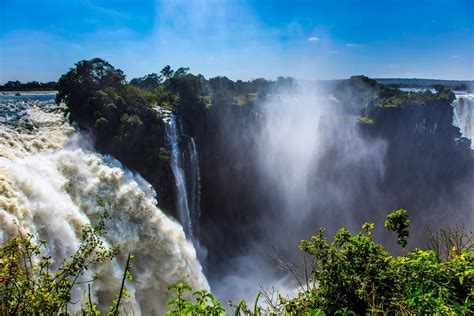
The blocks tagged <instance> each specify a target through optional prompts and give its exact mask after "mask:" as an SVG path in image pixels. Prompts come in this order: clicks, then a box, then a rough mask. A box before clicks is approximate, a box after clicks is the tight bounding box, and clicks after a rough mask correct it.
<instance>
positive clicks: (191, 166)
mask: <svg viewBox="0 0 474 316" xmlns="http://www.w3.org/2000/svg"><path fill="white" fill-rule="evenodd" d="M165 114H166V117H165V123H166V138H167V141H168V144H169V146H170V148H171V169H172V171H173V175H174V178H175V186H176V195H177V196H176V200H177V205H176V206H177V209H178V215H179V219H180V221H181V225H183V227H184V231H185V232H186V236H188V237H189V238H190V239H191V240H192V241H193V242H195V243H197V239H196V230H197V225H196V223H197V221H198V218H199V213H200V210H199V204H200V201H199V196H200V179H199V178H200V174H199V160H198V154H197V150H196V143H195V142H194V138H192V137H190V136H187V135H183V132H182V127H181V124H180V122H179V120H178V119H177V118H176V115H175V114H174V113H172V112H166V113H165ZM182 142H184V143H185V145H183V146H180V145H182V144H181V143H182ZM186 171H188V173H187V172H186Z"/></svg>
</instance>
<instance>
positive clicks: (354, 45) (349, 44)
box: [346, 43, 363, 47]
mask: <svg viewBox="0 0 474 316" xmlns="http://www.w3.org/2000/svg"><path fill="white" fill-rule="evenodd" d="M346 46H347V47H362V46H363V45H361V44H356V43H347V44H346Z"/></svg>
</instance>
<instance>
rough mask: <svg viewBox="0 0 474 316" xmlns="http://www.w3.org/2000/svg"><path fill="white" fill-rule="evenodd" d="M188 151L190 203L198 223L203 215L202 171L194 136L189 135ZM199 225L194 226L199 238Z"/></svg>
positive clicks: (192, 219) (192, 216)
mask: <svg viewBox="0 0 474 316" xmlns="http://www.w3.org/2000/svg"><path fill="white" fill-rule="evenodd" d="M188 153H189V164H190V166H189V170H190V176H189V179H190V181H189V182H190V186H189V189H188V191H189V192H190V194H189V197H190V198H189V200H190V201H189V204H190V209H191V210H192V211H191V221H192V223H198V221H199V217H200V216H201V206H200V204H201V201H200V199H201V172H200V170H199V158H198V152H197V149H196V142H195V141H194V138H193V137H189V141H188ZM198 228H199V225H197V224H195V225H194V227H193V233H194V237H195V238H196V239H197V238H199V231H198Z"/></svg>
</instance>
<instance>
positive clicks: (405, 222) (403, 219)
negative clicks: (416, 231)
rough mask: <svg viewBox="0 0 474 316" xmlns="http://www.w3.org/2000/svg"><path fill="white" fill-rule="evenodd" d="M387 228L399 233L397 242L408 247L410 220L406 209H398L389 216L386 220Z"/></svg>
mask: <svg viewBox="0 0 474 316" xmlns="http://www.w3.org/2000/svg"><path fill="white" fill-rule="evenodd" d="M384 225H385V228H387V229H388V230H391V231H394V232H396V233H397V234H398V236H397V243H398V244H399V245H400V246H402V247H403V248H405V247H406V245H407V243H408V241H407V239H408V235H409V233H408V226H409V225H410V220H409V219H408V212H407V211H406V210H404V209H399V210H396V211H395V212H392V213H391V214H389V215H388V216H387V220H386V221H385V224H384Z"/></svg>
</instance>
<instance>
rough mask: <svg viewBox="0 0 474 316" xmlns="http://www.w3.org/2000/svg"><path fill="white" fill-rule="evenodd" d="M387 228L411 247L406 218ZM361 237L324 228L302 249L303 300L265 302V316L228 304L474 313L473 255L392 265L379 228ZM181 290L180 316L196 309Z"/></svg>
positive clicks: (391, 220) (400, 260)
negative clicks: (376, 236)
mask: <svg viewBox="0 0 474 316" xmlns="http://www.w3.org/2000/svg"><path fill="white" fill-rule="evenodd" d="M385 226H386V227H387V228H388V229H390V230H393V231H395V232H397V233H398V234H399V239H398V240H399V242H400V243H401V244H402V245H403V246H405V245H406V241H407V240H406V239H407V237H408V226H409V220H408V215H407V211H406V210H397V211H394V212H393V213H391V214H389V215H388V216H387V221H386V223H385ZM362 229H363V232H359V233H357V234H355V235H352V234H351V233H350V232H349V231H348V230H347V229H346V228H341V229H340V230H339V231H338V232H337V233H336V234H335V236H334V238H333V241H332V242H330V241H328V240H327V239H326V237H325V236H324V228H321V229H320V230H319V233H318V234H317V235H315V236H313V237H312V238H311V239H310V240H303V241H301V244H300V249H301V250H302V251H303V252H304V253H305V254H308V255H310V258H311V260H312V270H311V271H310V272H311V273H310V277H309V278H308V279H307V280H306V285H304V286H302V288H301V290H300V292H299V294H298V295H297V296H296V297H293V298H286V297H283V296H282V295H278V301H277V302H269V301H268V299H267V309H265V310H264V309H263V308H262V307H259V306H258V299H259V297H260V295H261V293H259V294H258V295H257V298H256V300H255V303H254V308H253V310H252V309H250V308H248V306H247V304H246V302H245V300H241V301H240V302H239V304H232V303H230V306H231V307H232V308H233V309H234V315H262V314H265V315H364V314H366V315H379V314H380V315H472V314H473V313H474V258H473V254H472V251H456V249H454V250H453V252H452V253H451V255H450V256H449V257H448V258H446V259H445V260H440V259H439V255H438V254H437V253H436V252H435V251H433V250H420V249H415V250H413V251H411V252H408V253H405V254H404V255H403V256H400V257H395V258H394V257H392V256H390V255H389V254H388V252H387V251H386V250H385V249H384V248H383V247H382V246H381V245H380V244H378V243H376V242H374V241H373V240H372V230H373V229H374V224H372V223H364V224H363V225H362ZM458 235H459V234H458ZM456 236H457V235H456ZM450 240H451V239H450ZM470 240H472V238H471V239H470ZM464 245H465V246H464V247H465V248H464V249H471V250H472V248H471V247H472V244H470V245H467V244H464ZM174 288H175V289H176V286H175V287H174ZM178 288H179V289H180V292H179V293H180V295H179V299H180V300H177V299H175V300H172V301H170V305H171V306H173V307H175V308H174V310H173V311H174V312H176V311H178V309H177V307H178V305H179V306H182V309H180V311H183V310H184V308H185V306H187V304H191V305H193V304H192V303H189V302H187V301H185V300H183V299H182V297H183V293H184V291H185V290H187V291H191V289H189V287H187V286H186V285H183V284H180V285H179V287H178ZM177 292H178V291H177ZM264 294H265V292H264ZM175 296H176V295H175ZM267 297H268V296H267ZM178 314H179V313H178ZM178 314H176V313H175V314H171V315H178ZM184 314H186V313H184Z"/></svg>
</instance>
